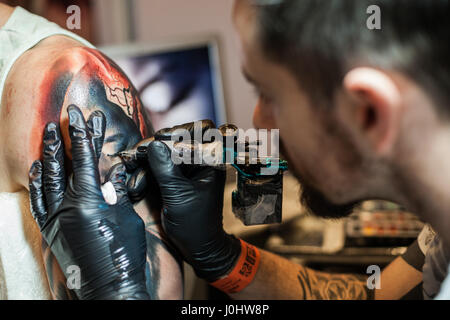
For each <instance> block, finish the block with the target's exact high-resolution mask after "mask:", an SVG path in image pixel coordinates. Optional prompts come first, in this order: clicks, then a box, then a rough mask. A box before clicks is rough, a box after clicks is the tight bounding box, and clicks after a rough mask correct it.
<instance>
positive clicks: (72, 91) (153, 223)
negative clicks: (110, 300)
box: [2, 47, 183, 299]
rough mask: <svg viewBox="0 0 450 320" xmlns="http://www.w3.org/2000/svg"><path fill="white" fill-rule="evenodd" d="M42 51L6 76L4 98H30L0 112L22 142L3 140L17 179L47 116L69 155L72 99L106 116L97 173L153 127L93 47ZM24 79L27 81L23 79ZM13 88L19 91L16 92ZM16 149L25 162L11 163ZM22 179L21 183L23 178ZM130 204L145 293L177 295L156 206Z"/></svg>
mask: <svg viewBox="0 0 450 320" xmlns="http://www.w3.org/2000/svg"><path fill="white" fill-rule="evenodd" d="M40 54H41V55H42V52H41V53H40ZM48 54H49V56H51V55H54V57H52V58H48V57H45V56H43V57H41V59H40V60H39V57H37V59H38V60H37V61H47V62H48V64H47V65H43V64H42V62H41V63H38V62H35V63H34V66H35V68H36V69H34V70H33V71H32V72H31V73H30V74H32V73H33V72H34V74H36V78H35V79H23V82H22V83H20V82H19V81H20V78H23V77H24V75H26V71H24V70H21V69H20V65H19V66H16V67H15V68H16V70H15V75H13V76H12V77H11V79H10V80H9V81H8V86H7V88H6V90H7V93H6V99H5V101H6V104H7V105H8V103H9V104H10V105H14V107H15V106H17V107H15V108H24V106H22V105H20V103H19V102H18V100H17V99H22V98H21V97H20V96H21V95H22V96H23V95H28V97H27V98H23V101H27V102H28V103H29V104H31V105H27V106H26V108H24V109H23V113H21V112H20V111H19V110H17V109H16V110H14V112H13V113H12V114H11V115H10V117H9V120H8V117H7V116H6V115H5V114H3V115H2V121H3V122H4V123H7V124H8V127H9V128H10V129H9V130H11V131H12V135H11V136H12V137H14V139H22V140H23V141H21V142H22V147H20V145H19V144H18V143H17V141H16V142H15V145H14V142H11V141H9V142H8V146H9V148H10V150H11V152H13V153H14V154H15V155H16V156H11V159H9V161H8V162H10V167H11V172H12V174H13V175H16V176H17V180H18V181H21V180H22V181H23V180H24V179H23V177H22V176H25V177H27V173H28V168H29V166H30V165H31V162H32V161H33V160H34V159H38V158H41V154H42V135H43V130H44V126H45V124H46V123H47V122H49V121H54V122H58V123H60V127H61V132H62V135H63V137H64V141H65V148H66V156H67V158H68V159H70V158H71V154H70V139H69V137H68V116H67V107H68V106H70V105H71V104H74V105H76V106H78V107H79V108H80V109H81V110H82V112H83V114H84V115H85V118H86V119H87V118H88V117H89V115H90V114H91V113H92V112H94V111H95V110H100V111H102V112H103V113H104V114H105V116H106V120H107V125H106V135H105V143H104V146H103V150H102V155H101V158H100V163H99V167H100V174H101V177H102V179H103V178H104V176H105V174H106V172H107V171H108V169H109V168H110V167H111V166H112V165H113V164H114V163H117V162H118V161H120V159H118V158H117V157H116V158H115V157H110V156H108V154H114V153H116V152H118V151H122V150H125V149H127V148H130V147H132V146H133V145H134V144H135V143H137V142H138V141H139V140H141V139H142V138H145V137H147V136H149V135H151V134H152V133H153V128H152V126H151V124H150V122H149V121H148V120H147V118H146V115H145V112H144V110H143V107H142V104H141V102H140V100H139V97H138V96H137V93H136V91H135V89H134V88H133V86H132V84H131V83H130V81H129V80H128V78H127V77H126V76H125V75H124V73H123V72H122V71H121V70H120V69H119V68H118V67H117V66H116V65H115V64H114V63H113V62H112V61H111V60H109V59H108V58H106V57H105V56H104V55H102V54H101V53H100V52H99V51H97V50H93V49H88V48H84V47H72V48H68V49H65V50H63V51H62V52H59V53H58V52H56V53H55V50H53V51H51V50H49V51H48ZM36 55H37V54H34V55H30V59H36ZM28 61H29V60H28ZM36 70H40V72H37V71H36ZM18 75H21V76H18ZM18 78H19V79H18ZM30 82H31V83H32V84H29V83H30ZM11 90H12V91H11ZM9 91H11V92H15V93H16V96H17V97H15V98H14V99H15V100H14V99H13V98H12V97H8V92H9ZM24 91H25V92H24ZM28 91H29V92H28ZM17 92H20V93H19V94H18V95H17ZM4 97H5V95H4ZM9 98H10V99H9ZM14 101H15V102H14ZM22 103H23V102H22ZM9 107H11V106H9ZM28 108H30V109H28ZM2 112H3V113H4V111H2ZM21 124H24V125H25V127H22V126H21ZM18 126H21V127H20V128H19V127H18ZM27 138H28V139H27ZM27 140H28V141H27ZM23 146H25V147H23ZM21 148H22V149H21ZM17 149H18V150H17ZM17 155H19V156H20V157H21V159H22V160H21V161H22V162H25V165H23V166H20V165H18V164H17V163H15V164H14V163H13V162H14V160H13V159H14V158H16V159H17ZM66 162H68V163H70V162H69V161H66ZM13 178H14V177H13ZM23 185H24V186H26V184H25V183H23ZM136 210H137V211H138V213H139V215H140V216H141V217H142V218H143V220H144V222H145V223H146V230H147V247H148V250H147V251H148V255H147V262H148V263H147V278H148V283H147V285H148V288H149V291H150V295H151V297H152V298H173V299H175V298H182V293H183V291H182V273H181V265H180V263H179V261H177V259H176V258H174V251H173V250H171V249H170V245H169V243H168V242H167V241H165V240H164V237H163V236H162V235H161V234H162V230H161V226H160V223H159V221H160V219H159V212H158V213H155V212H153V213H152V212H150V209H149V206H148V205H147V204H146V203H145V200H144V201H143V202H142V203H140V204H139V205H137V206H136ZM163 266H164V267H163Z"/></svg>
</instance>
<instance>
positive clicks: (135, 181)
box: [127, 119, 216, 211]
mask: <svg viewBox="0 0 450 320" xmlns="http://www.w3.org/2000/svg"><path fill="white" fill-rule="evenodd" d="M215 127H216V125H215V124H214V122H213V121H211V120H208V119H205V120H201V134H199V133H197V134H195V130H196V129H197V127H196V126H195V122H189V123H185V124H182V125H178V126H174V127H172V128H163V129H160V130H158V131H157V132H155V134H154V136H155V137H156V138H157V139H169V140H170V138H171V136H172V133H173V132H174V131H175V130H177V129H184V130H187V131H188V132H189V133H190V135H191V137H193V138H194V137H195V138H198V137H200V139H202V137H203V134H204V133H205V131H207V130H208V129H210V128H215ZM197 142H199V143H201V142H202V141H201V140H200V141H197ZM129 173H130V178H129V179H128V184H127V188H128V196H129V198H130V200H131V202H132V203H137V202H139V201H141V200H142V199H144V198H146V197H149V198H150V201H149V204H150V206H151V207H152V209H153V210H155V211H160V210H161V204H160V200H161V196H160V194H159V189H158V187H157V186H156V185H155V184H154V180H155V179H154V177H153V176H152V175H151V172H149V170H148V168H146V167H145V168H142V167H139V168H137V169H136V170H135V171H134V172H129Z"/></svg>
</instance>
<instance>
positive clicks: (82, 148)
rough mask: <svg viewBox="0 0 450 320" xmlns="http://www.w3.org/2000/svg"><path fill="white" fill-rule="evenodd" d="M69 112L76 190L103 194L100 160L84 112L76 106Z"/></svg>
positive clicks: (70, 107) (73, 182) (69, 109)
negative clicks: (99, 168) (99, 169)
mask: <svg viewBox="0 0 450 320" xmlns="http://www.w3.org/2000/svg"><path fill="white" fill-rule="evenodd" d="M67 112H68V114H69V135H70V140H71V143H72V167H73V179H72V181H71V183H72V184H73V188H74V190H75V191H76V192H83V191H84V192H91V193H93V194H97V195H98V196H101V197H102V198H103V196H102V193H101V190H100V174H99V171H98V165H97V163H98V160H97V158H96V154H95V152H94V148H93V146H92V140H91V139H92V138H91V134H90V132H89V128H88V125H87V123H86V121H85V120H84V117H83V113H82V112H81V110H80V109H79V108H78V107H77V106H75V105H73V104H72V105H70V106H69V107H68V109H67Z"/></svg>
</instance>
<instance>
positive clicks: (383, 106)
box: [343, 67, 401, 156]
mask: <svg viewBox="0 0 450 320" xmlns="http://www.w3.org/2000/svg"><path fill="white" fill-rule="evenodd" d="M343 88H344V90H345V91H346V93H347V94H349V95H350V96H351V97H352V98H353V99H352V100H354V101H356V102H355V103H356V108H355V109H354V110H355V114H354V115H355V117H354V119H353V120H355V121H356V126H357V130H358V131H359V134H360V135H361V138H363V139H365V140H366V141H367V143H368V144H369V147H370V148H371V149H372V150H373V151H374V152H375V153H376V154H378V155H380V156H384V155H387V154H389V153H390V151H391V150H392V148H393V146H394V143H395V139H396V138H397V134H398V131H399V119H400V113H401V96H400V91H399V88H398V87H397V85H396V83H395V82H394V80H393V79H392V78H391V77H390V76H389V75H388V74H387V73H385V72H383V71H381V70H377V69H374V68H368V67H358V68H354V69H352V70H350V71H349V72H348V73H347V74H346V75H345V77H344V80H343Z"/></svg>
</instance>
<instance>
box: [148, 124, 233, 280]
mask: <svg viewBox="0 0 450 320" xmlns="http://www.w3.org/2000/svg"><path fill="white" fill-rule="evenodd" d="M178 128H179V126H178ZM166 134H167V132H166ZM148 163H149V166H150V168H151V171H152V174H153V176H154V178H155V179H156V181H157V182H158V184H159V188H160V192H161V196H162V202H163V213H162V225H163V228H164V231H165V232H166V233H167V235H168V237H169V239H171V241H172V242H173V243H174V244H175V246H176V247H177V248H178V250H179V251H180V252H181V254H182V255H183V257H184V259H185V260H186V261H187V262H188V263H189V264H191V265H192V267H193V268H194V270H195V272H196V274H197V275H198V276H199V277H201V278H204V279H206V280H207V281H209V282H212V281H215V280H216V279H218V278H220V277H222V276H224V275H226V274H227V273H228V272H229V271H230V270H231V269H232V268H233V266H234V265H235V263H236V261H237V259H238V258H239V255H240V253H241V245H240V241H239V240H238V239H236V238H235V237H233V236H231V235H229V234H227V233H226V232H225V231H224V229H223V224H222V218H223V217H222V207H223V192H224V184H225V171H224V170H218V169H214V168H213V167H206V166H197V167H195V166H188V167H183V165H179V166H177V165H175V164H174V163H173V162H172V160H171V152H170V149H169V148H168V147H167V146H166V145H165V144H164V143H163V142H160V141H154V142H152V143H151V144H150V145H149V147H148Z"/></svg>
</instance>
